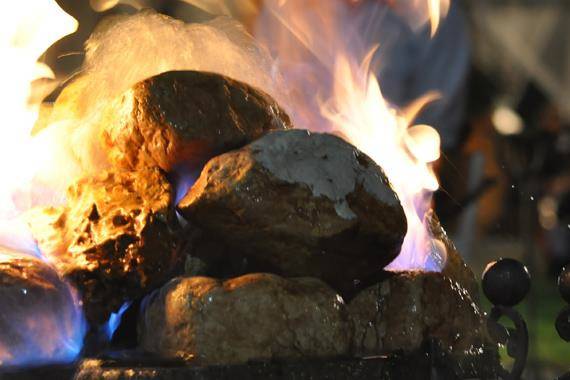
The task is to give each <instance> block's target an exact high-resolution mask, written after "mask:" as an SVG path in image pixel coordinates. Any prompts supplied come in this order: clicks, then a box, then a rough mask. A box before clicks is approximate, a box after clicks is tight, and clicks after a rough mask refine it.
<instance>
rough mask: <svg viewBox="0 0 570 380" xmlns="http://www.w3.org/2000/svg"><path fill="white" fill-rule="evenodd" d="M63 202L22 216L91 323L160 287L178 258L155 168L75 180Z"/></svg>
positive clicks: (166, 193)
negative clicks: (78, 297)
mask: <svg viewBox="0 0 570 380" xmlns="http://www.w3.org/2000/svg"><path fill="white" fill-rule="evenodd" d="M67 202H68V205H67V207H59V208H48V209H45V210H37V211H36V212H34V213H32V214H31V215H30V216H29V219H28V220H29V223H30V227H31V229H32V233H33V235H34V237H35V238H36V240H37V242H38V245H39V248H40V250H41V252H42V253H43V254H44V255H45V256H46V257H48V259H49V260H50V261H51V262H52V263H53V264H54V266H55V268H56V269H57V270H58V272H59V273H61V274H62V275H63V276H65V277H66V278H68V279H70V280H71V281H72V283H74V284H75V285H76V286H77V287H78V289H79V291H80V293H81V296H82V299H83V305H84V310H85V313H86V315H87V318H88V320H89V321H90V322H92V323H96V324H97V323H102V322H104V321H106V320H107V319H108V317H109V315H110V313H111V312H113V311H116V310H117V309H118V308H120V306H121V305H122V304H123V303H124V302H125V301H127V300H132V299H133V298H136V297H140V296H143V295H144V294H146V292H148V291H150V290H152V289H153V288H155V287H157V286H160V285H161V284H162V283H163V282H164V281H167V280H168V279H169V278H170V276H171V274H172V271H173V270H174V269H175V268H176V267H177V265H178V264H179V263H180V262H181V260H182V258H181V255H180V247H179V230H178V224H177V222H176V217H175V215H174V210H173V206H172V189H171V187H170V185H169V183H168V182H167V181H166V179H165V178H164V176H163V175H162V174H161V173H160V171H159V170H158V169H145V170H142V171H140V172H136V173H130V172H122V173H112V172H108V173H104V174H102V175H101V176H99V177H97V178H90V179H83V180H80V181H78V182H77V183H76V184H74V185H73V186H71V187H70V189H69V191H68V196H67Z"/></svg>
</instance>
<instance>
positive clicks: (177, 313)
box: [139, 273, 352, 365]
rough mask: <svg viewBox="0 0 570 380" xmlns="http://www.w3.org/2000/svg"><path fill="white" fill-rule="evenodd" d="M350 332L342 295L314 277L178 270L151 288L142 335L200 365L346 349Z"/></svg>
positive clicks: (145, 341) (153, 348)
mask: <svg viewBox="0 0 570 380" xmlns="http://www.w3.org/2000/svg"><path fill="white" fill-rule="evenodd" d="M351 332H352V331H351V329H350V322H349V320H348V314H347V311H346V307H345V304H344V302H343V300H342V298H341V297H340V296H339V295H338V294H336V293H335V292H334V291H333V290H332V289H330V288H329V287H328V286H326V285H325V284H324V283H323V282H321V281H319V280H317V279H311V278H297V279H284V278H281V277H278V276H275V275H271V274H260V273H257V274H249V275H245V276H242V277H238V278H233V279H230V280H227V281H224V282H222V281H220V280H216V279H213V278H209V277H179V278H176V279H174V280H172V281H170V282H169V283H168V284H167V285H165V286H164V287H163V288H162V289H160V291H157V292H156V293H154V294H153V295H152V296H150V299H149V300H148V304H147V307H146V310H145V311H144V312H143V315H142V317H141V319H140V323H139V343H140V345H141V347H142V348H143V349H145V350H147V351H150V352H155V353H159V354H161V355H164V356H168V357H182V358H187V359H192V360H195V361H197V362H198V363H199V364H202V365H209V364H234V363H245V362H247V361H250V360H270V359H291V358H305V357H311V358H315V357H333V356H339V355H346V354H347V353H348V352H349V349H350V338H351Z"/></svg>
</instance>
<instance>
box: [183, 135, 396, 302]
mask: <svg viewBox="0 0 570 380" xmlns="http://www.w3.org/2000/svg"><path fill="white" fill-rule="evenodd" d="M178 206H179V210H180V212H181V213H182V214H183V216H184V217H185V218H186V219H187V220H189V221H190V222H191V223H193V224H195V225H196V226H197V227H200V228H201V229H202V230H203V231H204V237H203V239H202V240H203V241H206V242H212V241H214V242H215V243H213V245H214V246H215V247H210V248H204V247H202V243H201V242H200V241H198V242H197V243H196V244H195V250H194V252H192V255H194V256H196V257H199V258H201V259H203V260H204V261H209V260H210V261H212V260H214V261H217V262H219V263H220V265H221V264H223V263H224V262H229V261H231V260H234V261H236V262H243V263H245V265H246V269H245V271H249V272H252V271H262V272H271V273H276V274H280V275H285V276H290V277H301V276H310V277H317V278H320V279H322V280H324V281H325V282H327V283H328V284H329V285H331V286H333V287H334V288H335V289H336V290H338V291H341V292H342V291H343V290H344V289H349V288H352V284H353V282H354V281H355V280H356V281H359V280H360V279H362V278H363V277H366V276H369V275H371V274H373V273H375V272H377V271H379V270H381V269H382V268H383V267H384V266H385V265H386V264H388V263H389V262H390V261H392V260H393V259H394V258H395V257H396V256H397V255H398V253H399V250H400V247H401V244H402V241H403V238H404V235H405V233H406V219H405V215H404V211H403V209H402V207H401V205H400V202H399V200H398V197H397V196H396V194H395V193H394V191H393V190H392V188H391V186H390V184H389V182H388V180H387V178H386V176H385V175H384V173H383V172H382V169H381V168H380V167H379V166H377V165H376V164H375V163H374V162H373V161H372V160H371V159H370V158H369V157H367V156H366V155H364V154H363V153H361V152H360V151H358V150H357V149H356V148H354V147H353V146H352V145H350V144H348V143H346V142H345V141H343V140H341V139H340V138H338V137H335V136H332V135H328V134H311V133H309V132H307V131H303V130H292V131H279V132H271V133H269V134H267V135H266V136H264V137H263V138H261V139H259V140H257V141H255V142H254V143H252V144H250V145H248V146H246V147H244V148H242V149H240V150H236V151H232V152H229V153H226V154H223V155H221V156H218V157H215V158H214V159H212V160H210V161H209V162H208V164H207V165H206V166H205V168H204V170H203V171H202V174H201V175H200V177H199V179H198V180H197V181H196V183H195V184H194V186H193V187H192V188H191V189H190V190H189V192H188V193H187V194H186V196H185V197H184V198H183V199H182V201H181V202H180V203H179V205H178ZM208 244H209V245H210V246H211V245H212V243H208ZM229 274H231V273H229ZM224 275H228V273H224Z"/></svg>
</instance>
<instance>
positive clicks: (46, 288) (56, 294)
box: [0, 251, 83, 367]
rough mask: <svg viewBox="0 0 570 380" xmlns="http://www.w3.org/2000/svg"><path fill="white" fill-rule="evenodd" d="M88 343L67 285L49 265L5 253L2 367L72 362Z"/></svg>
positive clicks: (0, 265) (0, 292) (0, 305)
mask: <svg viewBox="0 0 570 380" xmlns="http://www.w3.org/2000/svg"><path fill="white" fill-rule="evenodd" d="M82 339H83V330H82V320H81V314H80V311H79V309H78V308H76V305H75V304H74V300H73V297H72V295H71V292H70V289H69V288H68V287H67V285H66V284H65V283H64V282H63V281H62V280H61V279H60V278H59V277H58V275H57V273H56V272H55V271H54V270H53V269H51V268H50V267H49V266H48V265H46V264H45V263H44V262H43V261H40V260H38V259H35V258H31V257H25V256H22V255H19V256H18V257H16V256H12V255H11V254H5V253H4V251H2V253H0V367H1V366H2V365H25V364H32V363H33V364H38V363H40V362H49V361H61V360H71V359H73V358H74V357H75V355H77V354H78V353H79V350H80V348H81V343H82Z"/></svg>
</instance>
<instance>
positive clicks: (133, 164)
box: [103, 71, 291, 171]
mask: <svg viewBox="0 0 570 380" xmlns="http://www.w3.org/2000/svg"><path fill="white" fill-rule="evenodd" d="M107 112H108V115H109V116H108V117H103V121H104V123H105V127H104V130H103V141H104V145H105V146H106V148H107V149H106V150H107V153H108V156H109V159H110V161H111V163H113V164H115V165H118V166H120V167H123V168H127V169H135V168H138V167H141V166H158V167H160V168H162V169H164V170H167V171H170V170H171V169H172V168H173V167H174V166H177V165H180V164H181V163H184V164H185V166H188V165H190V166H192V165H191V164H192V163H203V162H205V161H207V160H208V159H209V158H211V157H213V156H214V155H216V154H219V153H222V152H226V151H228V150H231V149H235V148H239V147H241V146H243V145H245V144H247V143H249V142H251V141H253V140H255V139H257V138H258V137H260V136H262V135H263V134H264V133H266V132H268V131H270V130H275V129H286V128H290V127H291V122H290V120H289V117H288V116H287V114H286V113H285V112H284V111H283V110H282V109H281V108H280V107H279V105H278V104H277V103H276V102H275V101H274V100H273V99H272V98H271V97H270V96H269V95H267V94H266V93H264V92H262V91H260V90H258V89H255V88H253V87H251V86H249V85H247V84H245V83H242V82H238V81H235V80H233V79H230V78H227V77H225V76H223V75H219V74H214V73H207V72H198V71H170V72H166V73H163V74H160V75H157V76H154V77H151V78H148V79H146V80H143V81H141V82H139V83H138V84H136V85H135V86H134V87H133V88H132V89H131V90H129V91H127V92H126V93H125V94H124V95H122V97H120V99H118V100H116V101H115V102H114V103H113V106H110V107H109V109H108V110H107Z"/></svg>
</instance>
